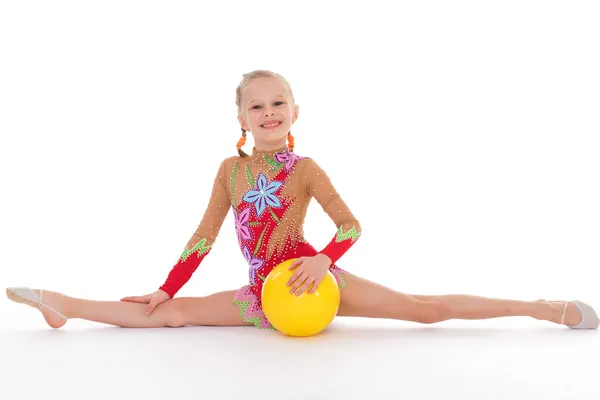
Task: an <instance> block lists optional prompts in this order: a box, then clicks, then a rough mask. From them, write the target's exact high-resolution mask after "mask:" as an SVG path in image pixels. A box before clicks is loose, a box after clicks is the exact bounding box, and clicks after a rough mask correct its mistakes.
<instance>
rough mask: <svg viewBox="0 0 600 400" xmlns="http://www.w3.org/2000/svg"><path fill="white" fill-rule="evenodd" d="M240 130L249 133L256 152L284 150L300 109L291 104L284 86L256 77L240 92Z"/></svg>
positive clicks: (272, 79)
mask: <svg viewBox="0 0 600 400" xmlns="http://www.w3.org/2000/svg"><path fill="white" fill-rule="evenodd" d="M242 101H243V103H242V107H241V114H240V115H238V120H239V122H240V125H241V126H242V128H244V129H245V130H246V131H248V132H252V135H253V136H254V143H255V146H256V148H257V149H259V150H273V149H277V148H280V147H284V146H285V144H286V140H287V134H288V132H289V131H290V129H291V127H292V125H293V124H294V122H296V119H298V109H299V107H298V106H297V105H296V106H294V105H293V104H292V100H291V96H290V93H289V92H288V90H287V87H286V85H285V84H284V83H283V82H281V81H280V80H279V79H277V78H267V77H264V78H255V79H253V80H252V81H251V82H250V83H249V84H248V86H246V88H245V89H244V92H243V93H242Z"/></svg>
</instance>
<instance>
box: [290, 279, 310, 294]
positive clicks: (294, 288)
mask: <svg viewBox="0 0 600 400" xmlns="http://www.w3.org/2000/svg"><path fill="white" fill-rule="evenodd" d="M306 279H308V275H306V274H303V275H300V276H299V277H298V279H296V282H294V284H293V285H292V288H291V289H290V293H292V294H293V293H295V292H296V290H298V288H299V287H300V285H302V284H303V283H304V281H305V280H306Z"/></svg>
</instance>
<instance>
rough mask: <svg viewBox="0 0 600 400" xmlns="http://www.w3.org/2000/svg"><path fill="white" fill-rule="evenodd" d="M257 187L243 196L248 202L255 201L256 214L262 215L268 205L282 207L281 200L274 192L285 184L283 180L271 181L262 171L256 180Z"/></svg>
mask: <svg viewBox="0 0 600 400" xmlns="http://www.w3.org/2000/svg"><path fill="white" fill-rule="evenodd" d="M256 185H257V188H256V189H251V190H249V191H248V193H246V194H245V195H244V197H243V199H244V201H247V202H248V203H254V208H256V214H257V215H258V216H259V217H260V215H261V214H262V213H263V211H265V208H267V205H269V206H271V207H275V208H279V207H281V201H279V199H278V198H277V196H276V195H274V194H273V193H274V192H275V191H277V189H279V188H280V187H281V185H283V182H280V181H272V182H271V183H269V182H268V181H267V177H266V176H264V175H263V174H262V173H260V174H259V175H258V179H257V181H256Z"/></svg>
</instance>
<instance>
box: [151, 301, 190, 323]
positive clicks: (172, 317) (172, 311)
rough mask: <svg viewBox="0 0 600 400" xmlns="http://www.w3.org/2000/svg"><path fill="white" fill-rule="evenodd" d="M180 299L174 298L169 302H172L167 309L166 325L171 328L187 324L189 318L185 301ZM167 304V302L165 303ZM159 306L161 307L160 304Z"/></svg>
mask: <svg viewBox="0 0 600 400" xmlns="http://www.w3.org/2000/svg"><path fill="white" fill-rule="evenodd" d="M178 300H179V299H173V300H170V301H169V302H168V303H170V304H168V307H169V308H168V310H166V311H167V313H166V315H167V318H166V323H165V325H166V326H168V327H171V328H179V327H182V326H185V325H186V324H187V323H188V320H189V318H188V311H187V307H186V305H185V302H183V301H178ZM165 306H167V304H165ZM158 307H160V305H159V306H158ZM158 307H157V308H158Z"/></svg>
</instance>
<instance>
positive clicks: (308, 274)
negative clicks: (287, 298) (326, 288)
mask: <svg viewBox="0 0 600 400" xmlns="http://www.w3.org/2000/svg"><path fill="white" fill-rule="evenodd" d="M330 265H331V259H330V258H329V257H327V256H326V255H325V254H321V253H319V254H317V255H315V256H313V257H300V258H298V259H297V260H294V261H292V265H290V267H289V268H288V269H289V270H293V269H294V268H296V271H295V272H294V273H293V274H292V276H291V278H290V280H289V281H288V282H287V285H288V286H290V285H292V283H293V286H292V288H291V289H290V293H294V292H295V294H296V296H300V295H301V294H302V293H303V292H304V291H305V290H306V289H308V288H309V287H310V285H311V284H313V287H312V288H311V289H310V290H309V291H308V292H307V293H309V294H310V293H314V292H315V291H316V290H317V288H318V287H319V285H320V284H321V281H322V280H323V278H324V277H325V274H327V271H328V270H329V266H330Z"/></svg>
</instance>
